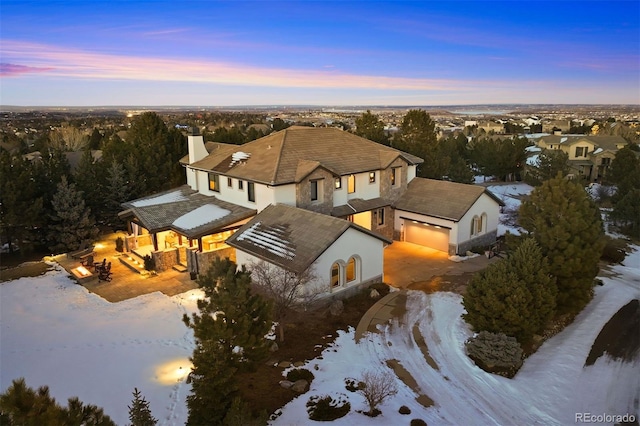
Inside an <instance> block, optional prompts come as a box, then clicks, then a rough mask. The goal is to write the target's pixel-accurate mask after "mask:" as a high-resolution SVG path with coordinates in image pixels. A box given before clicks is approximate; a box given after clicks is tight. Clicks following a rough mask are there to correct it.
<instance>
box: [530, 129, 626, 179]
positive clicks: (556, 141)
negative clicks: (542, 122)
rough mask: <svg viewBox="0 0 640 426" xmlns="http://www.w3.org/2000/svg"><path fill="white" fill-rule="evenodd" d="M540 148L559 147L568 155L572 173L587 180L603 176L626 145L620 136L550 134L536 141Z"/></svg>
mask: <svg viewBox="0 0 640 426" xmlns="http://www.w3.org/2000/svg"><path fill="white" fill-rule="evenodd" d="M536 144H537V146H539V147H540V148H542V149H552V150H553V149H559V150H561V151H563V152H565V153H566V154H567V155H568V156H569V160H568V161H569V167H570V168H571V171H572V174H573V175H576V176H579V177H582V178H584V179H586V180H589V181H598V180H600V179H601V178H603V177H605V176H606V174H607V171H608V169H609V166H610V165H611V162H612V161H613V158H615V156H616V153H617V152H618V150H620V149H622V148H624V147H625V146H626V145H627V141H626V140H625V139H624V138H623V137H622V136H588V135H550V136H543V137H541V138H540V139H538V141H537V143H536Z"/></svg>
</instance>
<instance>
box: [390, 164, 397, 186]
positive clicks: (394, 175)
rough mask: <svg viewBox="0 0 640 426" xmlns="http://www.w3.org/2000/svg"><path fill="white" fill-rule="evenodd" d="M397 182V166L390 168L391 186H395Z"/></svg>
mask: <svg viewBox="0 0 640 426" xmlns="http://www.w3.org/2000/svg"><path fill="white" fill-rule="evenodd" d="M397 183H398V167H393V168H391V186H396V184H397Z"/></svg>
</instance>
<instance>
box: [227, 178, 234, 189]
mask: <svg viewBox="0 0 640 426" xmlns="http://www.w3.org/2000/svg"><path fill="white" fill-rule="evenodd" d="M227 186H228V187H229V188H233V179H231V178H230V177H228V178H227Z"/></svg>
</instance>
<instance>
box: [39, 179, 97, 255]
mask: <svg viewBox="0 0 640 426" xmlns="http://www.w3.org/2000/svg"><path fill="white" fill-rule="evenodd" d="M51 204H52V208H53V214H52V215H51V220H50V222H49V226H48V241H49V247H50V249H51V251H52V252H54V253H61V252H64V251H68V250H76V249H77V248H78V247H80V246H82V245H83V244H85V243H86V244H88V243H91V242H92V241H93V239H94V238H95V236H96V235H97V233H98V230H97V228H96V227H95V222H94V220H93V218H92V217H91V211H90V209H89V208H87V207H85V204H84V200H83V198H82V193H81V192H79V191H77V190H76V188H75V185H74V184H69V183H68V182H67V178H66V177H65V176H63V177H62V180H61V181H60V183H59V184H58V190H57V191H56V193H55V195H54V196H53V200H52V202H51Z"/></svg>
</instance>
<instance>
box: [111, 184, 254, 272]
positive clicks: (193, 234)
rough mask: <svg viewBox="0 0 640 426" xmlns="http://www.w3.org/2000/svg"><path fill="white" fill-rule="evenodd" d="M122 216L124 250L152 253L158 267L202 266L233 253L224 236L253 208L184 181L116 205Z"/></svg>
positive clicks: (201, 268)
mask: <svg viewBox="0 0 640 426" xmlns="http://www.w3.org/2000/svg"><path fill="white" fill-rule="evenodd" d="M122 206H123V207H124V208H125V209H126V210H124V211H122V212H121V213H120V214H119V216H120V218H121V219H123V220H125V221H126V222H127V225H128V226H127V228H128V233H127V235H125V236H124V250H125V252H127V253H132V254H133V255H135V256H136V258H139V259H144V258H145V257H146V256H149V258H151V259H152V262H153V265H154V269H155V270H156V271H159V272H164V271H168V270H170V269H175V270H177V271H179V272H185V271H186V272H190V273H191V274H196V275H197V274H199V273H201V272H204V270H205V269H206V265H208V264H209V263H210V262H211V261H212V260H213V258H214V257H230V258H232V259H233V258H234V255H235V251H234V250H233V249H232V248H231V247H229V246H228V245H226V243H225V241H226V240H227V238H229V237H230V236H231V235H232V234H233V233H234V232H235V231H236V230H237V229H238V228H240V226H242V225H243V224H244V223H246V222H247V221H248V220H249V219H250V218H251V217H253V216H255V214H256V210H252V209H248V208H245V207H241V206H237V205H235V204H231V203H227V202H225V201H221V200H218V199H217V198H215V197H210V196H206V195H202V194H200V193H198V192H196V191H194V190H192V189H191V188H189V187H188V186H186V185H185V186H182V187H180V188H176V189H173V190H170V191H165V192H162V193H158V194H154V195H152V196H149V197H145V198H140V199H137V200H133V201H130V202H127V203H123V205H122Z"/></svg>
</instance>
